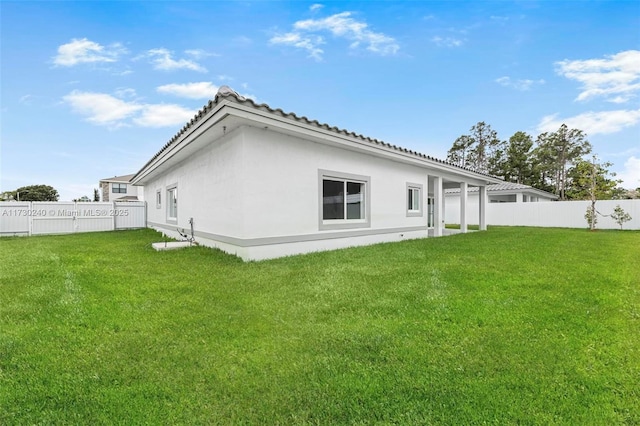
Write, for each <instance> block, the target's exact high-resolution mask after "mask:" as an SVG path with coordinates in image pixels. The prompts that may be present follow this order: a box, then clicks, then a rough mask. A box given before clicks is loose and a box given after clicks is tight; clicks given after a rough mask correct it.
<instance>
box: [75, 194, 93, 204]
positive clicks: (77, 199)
mask: <svg viewBox="0 0 640 426" xmlns="http://www.w3.org/2000/svg"><path fill="white" fill-rule="evenodd" d="M89 201H91V200H90V199H89V197H87V196H86V195H83V196H82V197H80V198H74V199H73V202H74V203H88V202H89Z"/></svg>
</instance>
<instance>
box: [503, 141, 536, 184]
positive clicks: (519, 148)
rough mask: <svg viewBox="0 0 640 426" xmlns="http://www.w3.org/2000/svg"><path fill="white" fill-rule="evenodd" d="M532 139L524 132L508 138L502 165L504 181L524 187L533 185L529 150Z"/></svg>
mask: <svg viewBox="0 0 640 426" xmlns="http://www.w3.org/2000/svg"><path fill="white" fill-rule="evenodd" d="M532 147H533V139H532V138H531V136H529V135H528V134H527V133H525V132H516V133H514V134H513V136H511V137H510V138H509V144H508V146H507V149H506V158H505V163H504V167H503V169H504V173H503V176H504V179H505V180H506V181H508V182H515V183H520V184H524V185H531V184H533V175H534V173H533V164H532V161H531V148H532Z"/></svg>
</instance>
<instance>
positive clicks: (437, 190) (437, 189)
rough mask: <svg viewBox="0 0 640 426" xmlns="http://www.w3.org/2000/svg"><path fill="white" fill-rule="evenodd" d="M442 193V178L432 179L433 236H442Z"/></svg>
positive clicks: (435, 177)
mask: <svg viewBox="0 0 640 426" xmlns="http://www.w3.org/2000/svg"><path fill="white" fill-rule="evenodd" d="M443 195H444V194H443V191H442V178H441V177H440V176H434V177H433V235H434V236H435V237H441V236H442V221H443V220H444V215H443V212H444V207H443V205H444V197H443Z"/></svg>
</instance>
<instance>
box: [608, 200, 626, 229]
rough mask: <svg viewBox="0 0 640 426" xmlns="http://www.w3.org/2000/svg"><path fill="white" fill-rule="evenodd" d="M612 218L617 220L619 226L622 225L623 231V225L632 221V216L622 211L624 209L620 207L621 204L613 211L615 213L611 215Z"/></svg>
mask: <svg viewBox="0 0 640 426" xmlns="http://www.w3.org/2000/svg"><path fill="white" fill-rule="evenodd" d="M611 218H612V219H613V220H615V221H616V223H617V224H618V225H620V229H622V225H623V224H624V223H625V222H628V221H630V220H631V216H630V215H629V213H627V212H625V211H624V210H623V209H622V207H620V204H618V205H617V206H616V208H615V209H613V213H611Z"/></svg>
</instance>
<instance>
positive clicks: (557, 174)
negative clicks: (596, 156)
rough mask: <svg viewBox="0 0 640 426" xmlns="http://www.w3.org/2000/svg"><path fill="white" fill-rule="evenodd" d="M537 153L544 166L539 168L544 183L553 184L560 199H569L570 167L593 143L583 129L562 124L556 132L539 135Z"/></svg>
mask: <svg viewBox="0 0 640 426" xmlns="http://www.w3.org/2000/svg"><path fill="white" fill-rule="evenodd" d="M537 143H538V146H537V147H536V154H537V157H538V160H540V163H541V165H542V167H541V168H540V169H539V173H541V176H540V177H541V180H542V182H543V183H545V184H546V183H547V181H550V183H551V184H552V185H553V189H554V193H555V194H556V195H557V196H559V197H560V200H566V199H567V194H566V191H567V182H568V173H569V168H570V167H571V166H572V165H573V164H575V163H577V162H578V161H579V160H580V159H581V158H582V156H584V155H586V154H589V153H590V152H591V144H590V143H589V141H587V140H586V135H585V134H584V132H583V131H582V130H579V129H569V128H568V127H567V125H566V124H562V125H561V126H560V128H559V129H558V130H557V131H556V132H552V133H548V132H545V133H542V134H541V135H539V136H538V140H537Z"/></svg>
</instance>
